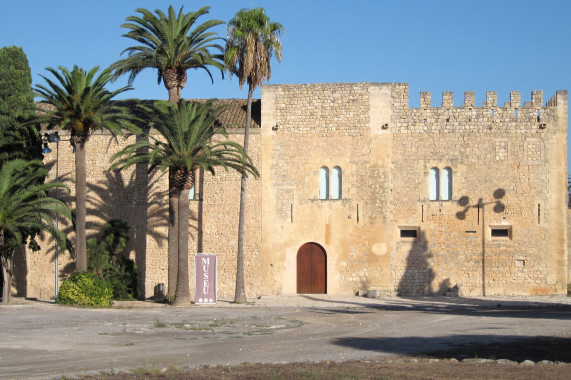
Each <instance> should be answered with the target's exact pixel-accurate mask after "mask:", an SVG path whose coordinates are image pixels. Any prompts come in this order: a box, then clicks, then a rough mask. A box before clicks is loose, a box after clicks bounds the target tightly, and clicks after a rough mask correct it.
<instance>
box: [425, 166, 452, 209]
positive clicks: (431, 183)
mask: <svg viewBox="0 0 571 380" xmlns="http://www.w3.org/2000/svg"><path fill="white" fill-rule="evenodd" d="M428 196H429V199H430V200H431V201H438V200H440V201H449V200H451V199H452V169H450V168H448V167H446V168H444V169H443V170H442V172H441V171H440V169H438V168H431V169H430V174H429V178H428Z"/></svg>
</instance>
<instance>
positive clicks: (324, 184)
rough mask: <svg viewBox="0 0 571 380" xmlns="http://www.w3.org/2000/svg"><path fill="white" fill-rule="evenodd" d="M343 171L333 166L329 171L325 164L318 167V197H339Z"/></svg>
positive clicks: (341, 194) (340, 195)
mask: <svg viewBox="0 0 571 380" xmlns="http://www.w3.org/2000/svg"><path fill="white" fill-rule="evenodd" d="M342 186H343V171H342V170H341V168H340V167H339V166H335V167H334V168H333V170H331V172H329V168H328V167H327V166H323V167H322V168H321V169H319V199H341V197H342V196H343V193H342V190H341V189H342Z"/></svg>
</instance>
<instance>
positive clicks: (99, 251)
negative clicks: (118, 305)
mask: <svg viewBox="0 0 571 380" xmlns="http://www.w3.org/2000/svg"><path fill="white" fill-rule="evenodd" d="M128 242H129V226H128V225H127V223H126V222H124V221H122V220H120V219H113V220H110V221H109V222H107V223H105V225H103V227H102V229H101V234H100V236H98V237H97V238H93V239H89V240H88V241H87V269H88V271H89V272H92V273H96V274H97V275H98V276H99V278H100V279H102V280H105V281H107V282H108V283H109V284H110V285H111V287H112V288H113V298H114V299H118V300H132V299H136V298H137V296H138V294H137V284H138V274H137V273H138V272H137V266H136V264H135V262H134V261H133V260H131V259H129V258H128V257H126V256H124V254H125V252H124V251H125V248H126V247H127V244H128Z"/></svg>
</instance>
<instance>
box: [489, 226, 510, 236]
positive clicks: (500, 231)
mask: <svg viewBox="0 0 571 380" xmlns="http://www.w3.org/2000/svg"><path fill="white" fill-rule="evenodd" d="M509 236H510V232H509V230H508V229H507V228H493V229H492V237H509Z"/></svg>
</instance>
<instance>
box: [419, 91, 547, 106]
mask: <svg viewBox="0 0 571 380" xmlns="http://www.w3.org/2000/svg"><path fill="white" fill-rule="evenodd" d="M555 98H556V95H554V96H553V98H552V99H551V100H550V101H549V102H548V104H547V105H546V107H550V106H555V105H556V103H557V102H556V101H555V102H552V101H553V99H555ZM475 107H476V94H475V92H474V91H466V92H464V102H463V103H462V107H456V108H475ZM497 107H498V94H497V92H496V91H487V92H486V100H485V101H484V102H483V103H482V108H497ZM419 108H423V109H426V108H444V109H450V108H454V93H453V92H450V91H444V92H443V93H442V103H441V106H440V107H432V104H431V93H430V92H421V93H420V107H419ZM504 108H543V91H532V92H531V101H529V102H525V103H524V105H523V107H522V106H521V93H520V92H519V91H511V92H510V101H509V102H505V103H504Z"/></svg>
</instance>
